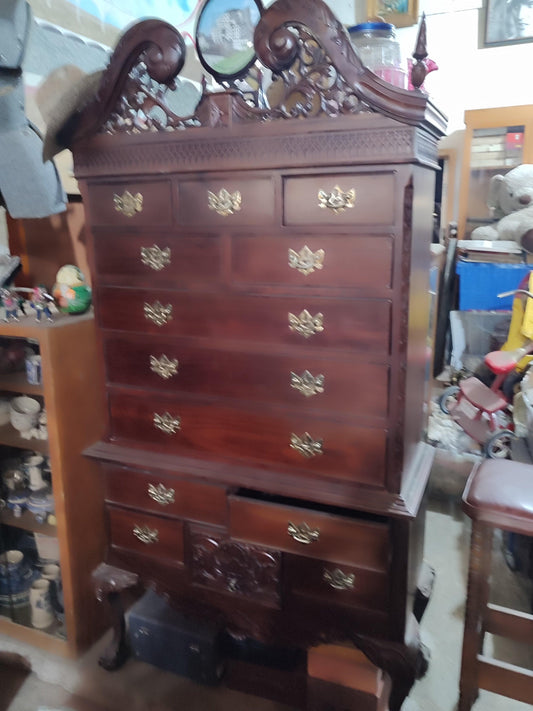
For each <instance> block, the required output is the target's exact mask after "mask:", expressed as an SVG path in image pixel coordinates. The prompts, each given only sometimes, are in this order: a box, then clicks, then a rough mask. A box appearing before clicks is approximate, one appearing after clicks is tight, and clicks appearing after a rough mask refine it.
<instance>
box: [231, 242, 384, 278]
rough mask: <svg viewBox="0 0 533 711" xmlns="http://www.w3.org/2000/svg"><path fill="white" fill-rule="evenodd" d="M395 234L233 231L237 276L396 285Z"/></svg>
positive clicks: (233, 264)
mask: <svg viewBox="0 0 533 711" xmlns="http://www.w3.org/2000/svg"><path fill="white" fill-rule="evenodd" d="M393 246H394V242H393V238H392V237H390V236H382V235H379V236H373V237H362V236H361V237H358V236H347V235H338V236H328V237H313V236H307V237H302V236H299V235H298V236H294V235H293V236H291V237H285V236H284V237H268V238H266V237H262V236H261V237H249V236H246V237H244V236H243V237H240V236H238V235H234V236H233V237H232V276H233V279H234V281H236V282H237V283H242V284H252V285H253V284H282V285H292V286H305V287H316V286H328V287H354V288H358V289H370V290H374V291H376V290H378V289H384V288H386V289H390V288H391V286H392V256H393Z"/></svg>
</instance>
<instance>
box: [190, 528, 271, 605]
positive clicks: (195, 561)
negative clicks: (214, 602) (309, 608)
mask: <svg viewBox="0 0 533 711" xmlns="http://www.w3.org/2000/svg"><path fill="white" fill-rule="evenodd" d="M190 541H191V558H192V566H191V567H192V580H193V582H194V583H197V584H199V585H206V586H208V587H211V588H216V589H217V590H225V591H227V592H231V593H234V594H236V595H243V596H245V597H251V598H254V599H255V598H258V597H259V598H261V597H262V598H268V599H269V600H271V601H273V602H275V601H277V600H278V599H279V587H280V560H281V555H280V553H278V552H276V551H270V550H266V549H264V548H260V547H258V546H252V545H249V544H246V543H241V542H236V541H232V540H230V539H228V538H226V537H225V536H224V535H223V534H219V533H217V534H213V533H212V532H209V533H208V532H206V531H193V532H192V533H191V536H190Z"/></svg>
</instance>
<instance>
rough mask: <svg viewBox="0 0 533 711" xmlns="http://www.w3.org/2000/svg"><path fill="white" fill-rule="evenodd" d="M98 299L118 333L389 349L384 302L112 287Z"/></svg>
mask: <svg viewBox="0 0 533 711" xmlns="http://www.w3.org/2000/svg"><path fill="white" fill-rule="evenodd" d="M97 294H98V304H99V312H100V321H101V326H103V328H107V329H112V330H115V331H121V330H123V331H136V332H138V333H149V334H157V335H160V336H194V337H200V338H211V339H215V338H218V339H222V340H227V341H230V340H231V341H235V340H246V341H253V342H254V343H257V342H261V343H274V344H277V345H280V344H286V345H292V346H299V347H303V346H305V347H306V348H320V349H323V348H336V349H357V350H360V351H362V352H373V353H379V354H383V353H388V351H389V349H390V321H391V304H390V302H389V301H387V300H384V299H362V298H361V299H333V298H325V297H324V298H319V297H302V298H297V299H296V298H287V297H274V296H272V297H260V296H246V297H239V296H234V295H231V294H225V293H219V294H192V293H178V292H172V291H161V290H156V289H154V290H150V291H142V290H136V291H133V290H132V289H122V288H113V287H101V288H100V289H98V290H97ZM161 308H162V309H164V311H165V312H166V314H167V315H166V316H165V322H164V323H162V324H161V325H158V323H156V322H154V320H153V318H156V317H155V316H153V314H154V313H156V312H159V311H160V310H161ZM147 311H149V312H150V313H151V314H152V319H151V318H150V317H148V316H147ZM320 315H321V316H320ZM297 321H298V322H297ZM314 321H319V322H320V323H319V326H318V328H314V326H313V325H312V326H311V327H310V328H309V330H308V331H306V335H302V333H301V332H300V331H299V330H298V329H300V325H299V324H302V323H303V325H304V328H306V327H307V324H308V323H309V322H311V324H314ZM291 326H292V328H291ZM320 329H321V330H320Z"/></svg>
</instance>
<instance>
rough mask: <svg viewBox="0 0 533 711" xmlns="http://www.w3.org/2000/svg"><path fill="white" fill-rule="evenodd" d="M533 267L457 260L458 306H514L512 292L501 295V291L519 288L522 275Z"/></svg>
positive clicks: (492, 308)
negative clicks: (508, 294)
mask: <svg viewBox="0 0 533 711" xmlns="http://www.w3.org/2000/svg"><path fill="white" fill-rule="evenodd" d="M532 269H533V265H531V264H529V265H528V264H500V263H497V262H496V263H495V262H467V261H464V260H462V259H458V260H457V264H456V272H457V276H458V277H459V310H460V311H469V310H472V309H479V310H481V311H500V310H502V309H504V310H509V311H510V310H511V309H512V306H513V298H514V297H513V296H506V297H505V298H503V299H499V298H498V294H501V293H502V291H511V290H512V289H518V285H519V284H520V282H521V281H522V279H523V278H524V277H525V276H526V275H527V274H529V272H530V271H531V270H532Z"/></svg>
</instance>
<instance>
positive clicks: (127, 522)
mask: <svg viewBox="0 0 533 711" xmlns="http://www.w3.org/2000/svg"><path fill="white" fill-rule="evenodd" d="M107 513H108V517H109V532H110V539H111V545H112V546H114V547H118V548H125V549H127V550H130V551H135V552H136V553H143V554H144V555H147V556H152V557H154V558H166V559H169V560H172V561H174V562H176V563H182V562H183V523H182V522H181V521H176V520H173V519H169V518H160V517H158V516H151V515H150V514H146V513H143V512H142V511H125V510H123V509H119V508H115V507H114V506H108V507H107Z"/></svg>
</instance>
